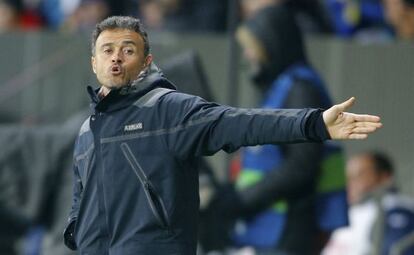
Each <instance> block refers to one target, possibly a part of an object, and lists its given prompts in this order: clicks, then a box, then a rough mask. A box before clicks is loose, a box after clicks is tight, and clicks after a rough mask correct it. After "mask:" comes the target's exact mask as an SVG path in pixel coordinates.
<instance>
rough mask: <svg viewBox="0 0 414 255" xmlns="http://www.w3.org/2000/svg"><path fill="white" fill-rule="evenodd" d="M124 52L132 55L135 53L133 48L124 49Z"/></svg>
mask: <svg viewBox="0 0 414 255" xmlns="http://www.w3.org/2000/svg"><path fill="white" fill-rule="evenodd" d="M124 53H125V54H128V55H131V54H133V53H134V51H133V50H132V49H124Z"/></svg>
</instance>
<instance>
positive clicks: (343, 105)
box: [336, 97, 355, 113]
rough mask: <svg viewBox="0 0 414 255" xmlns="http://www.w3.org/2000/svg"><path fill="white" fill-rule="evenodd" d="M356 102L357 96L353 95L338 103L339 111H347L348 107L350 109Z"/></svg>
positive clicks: (337, 108)
mask: <svg viewBox="0 0 414 255" xmlns="http://www.w3.org/2000/svg"><path fill="white" fill-rule="evenodd" d="M354 102H355V97H351V98H350V99H348V100H346V101H345V102H342V103H340V104H338V105H336V106H337V107H336V110H337V111H338V112H337V113H341V112H345V111H346V110H347V109H349V108H350V107H351V106H352V105H353V104H354Z"/></svg>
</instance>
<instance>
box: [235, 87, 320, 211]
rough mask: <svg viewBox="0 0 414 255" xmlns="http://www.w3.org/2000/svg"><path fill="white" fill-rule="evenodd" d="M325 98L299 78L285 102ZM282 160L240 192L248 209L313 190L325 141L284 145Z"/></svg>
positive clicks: (311, 103) (312, 103)
mask: <svg viewBox="0 0 414 255" xmlns="http://www.w3.org/2000/svg"><path fill="white" fill-rule="evenodd" d="M321 101H322V99H321V96H320V94H319V92H318V91H317V89H315V87H314V86H313V85H310V84H306V83H303V82H296V83H295V84H294V85H293V87H292V89H291V91H290V93H289V95H288V97H287V100H286V102H285V107H286V108H301V107H319V106H321V105H322V103H321ZM282 153H283V163H282V164H281V165H280V166H278V169H274V170H273V171H270V172H269V173H268V174H267V175H266V178H263V179H262V180H261V181H260V182H258V183H256V185H253V186H251V187H249V188H247V189H245V190H243V191H241V192H240V194H239V195H240V199H241V201H242V204H243V206H244V207H246V208H245V209H246V210H247V211H249V209H250V210H252V209H255V210H259V211H260V210H262V209H265V208H267V207H268V206H270V205H271V204H272V203H273V202H274V201H275V200H277V199H281V198H285V199H286V198H292V197H297V196H303V194H307V193H309V192H313V187H314V185H315V182H316V179H317V176H318V170H319V167H320V164H321V160H322V156H323V144H322V143H307V144H306V143H302V144H294V145H286V146H282Z"/></svg>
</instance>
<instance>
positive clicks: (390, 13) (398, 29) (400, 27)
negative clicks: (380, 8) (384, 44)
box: [383, 0, 414, 40]
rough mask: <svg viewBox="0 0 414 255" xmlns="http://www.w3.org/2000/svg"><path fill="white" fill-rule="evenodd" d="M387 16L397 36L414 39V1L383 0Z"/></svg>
mask: <svg viewBox="0 0 414 255" xmlns="http://www.w3.org/2000/svg"><path fill="white" fill-rule="evenodd" d="M383 2H384V8H385V17H386V20H387V22H388V23H389V24H390V25H391V27H392V29H393V31H394V33H395V37H396V38H398V39H403V40H413V39H414V1H413V0H383Z"/></svg>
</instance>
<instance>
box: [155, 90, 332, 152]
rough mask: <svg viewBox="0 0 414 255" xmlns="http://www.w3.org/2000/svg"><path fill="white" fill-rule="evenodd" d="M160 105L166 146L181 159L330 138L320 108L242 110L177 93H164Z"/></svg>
mask: <svg viewBox="0 0 414 255" xmlns="http://www.w3.org/2000/svg"><path fill="white" fill-rule="evenodd" d="M163 104H164V107H165V108H164V109H165V110H164V112H166V117H165V118H163V120H161V122H162V121H166V122H168V126H169V127H168V128H167V129H166V130H165V134H166V145H167V147H168V148H169V150H170V151H171V152H172V153H174V154H175V155H178V156H181V157H188V156H190V155H195V156H200V155H212V154H214V153H215V152H217V151H219V150H224V151H226V152H233V151H235V150H237V149H238V148H240V147H241V146H252V145H260V144H269V143H271V144H280V143H298V142H311V141H313V142H319V141H323V140H326V139H328V138H329V136H328V133H327V131H326V127H325V124H324V122H323V119H322V110H319V109H289V110H287V109H278V110H273V109H270V110H268V109H267V110H266V109H241V108H233V107H229V106H223V105H219V104H216V103H210V102H206V101H205V100H203V99H201V98H199V97H195V96H190V95H186V94H182V93H177V92H175V93H170V94H167V95H166V96H165V97H164V98H163ZM164 124H165V123H164ZM164 126H167V125H164Z"/></svg>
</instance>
